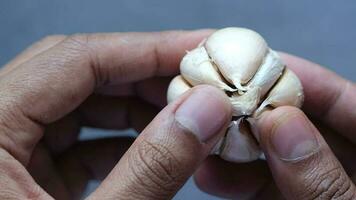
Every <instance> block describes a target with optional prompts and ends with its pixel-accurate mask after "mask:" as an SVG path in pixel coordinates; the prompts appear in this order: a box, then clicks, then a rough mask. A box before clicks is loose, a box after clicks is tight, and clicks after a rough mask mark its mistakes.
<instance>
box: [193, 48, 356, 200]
mask: <svg viewBox="0 0 356 200" xmlns="http://www.w3.org/2000/svg"><path fill="white" fill-rule="evenodd" d="M281 56H282V58H283V60H284V62H285V63H286V64H287V66H288V67H289V68H290V69H292V70H293V71H294V72H295V73H296V74H297V75H298V77H299V78H300V80H301V81H302V84H303V87H304V94H305V102H304V107H303V110H304V111H305V112H306V113H307V114H308V115H309V116H310V118H311V119H312V121H314V123H315V124H316V126H317V127H318V129H319V131H320V132H319V131H318V129H316V128H315V126H314V125H313V123H312V122H311V121H310V120H309V119H308V117H307V116H306V115H304V114H303V112H302V111H301V110H299V109H297V108H293V107H279V108H276V109H274V110H273V111H271V112H269V113H266V114H264V115H263V116H262V117H261V118H260V119H259V121H258V135H259V141H260V144H261V148H262V149H263V151H264V153H265V155H266V158H267V163H268V166H267V164H266V163H265V162H264V161H255V162H252V163H244V164H233V163H228V162H226V161H223V160H221V159H219V158H217V157H212V158H209V159H207V160H206V161H205V162H204V163H203V164H202V166H201V167H200V168H199V169H198V171H197V172H196V174H195V180H196V182H197V184H198V186H199V187H200V188H201V189H202V190H204V191H207V192H208V193H212V194H214V195H218V196H223V197H227V198H234V199H237V198H239V199H332V198H336V199H353V198H355V194H356V190H355V186H354V183H353V181H356V162H355V159H354V156H355V153H356V146H355V143H356V135H355V133H356V131H355V130H356V86H355V84H354V83H352V82H351V81H348V80H345V79H343V78H341V77H339V76H337V75H336V74H335V73H332V72H330V71H328V70H326V69H324V68H322V67H320V66H318V65H316V64H314V63H311V62H308V61H306V60H303V59H300V58H297V57H294V56H291V55H287V54H284V53H281ZM325 141H326V142H327V143H326V142H325ZM328 145H330V147H329V146H328ZM334 154H335V155H336V156H335V155H334ZM339 161H340V162H339ZM340 163H341V164H340ZM270 171H271V172H272V173H270Z"/></svg>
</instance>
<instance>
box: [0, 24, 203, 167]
mask: <svg viewBox="0 0 356 200" xmlns="http://www.w3.org/2000/svg"><path fill="white" fill-rule="evenodd" d="M209 34H210V31H209V30H202V31H169V32H156V33H110V34H79V35H74V36H70V37H68V38H67V39H65V40H63V41H62V42H60V43H58V44H57V45H55V46H53V47H51V48H50V49H48V50H45V51H44V52H42V53H40V54H38V55H36V56H35V57H33V58H32V59H30V60H28V61H26V62H24V63H22V64H21V65H20V66H18V67H16V68H15V69H14V70H12V71H11V72H9V73H8V74H7V76H4V77H3V78H2V79H0V91H1V95H0V110H1V116H0V122H1V123H0V124H6V127H7V129H6V130H9V133H7V134H5V136H6V138H5V139H4V138H2V136H0V147H3V148H5V149H6V150H7V151H9V152H11V154H12V155H13V156H14V157H16V158H17V159H19V160H20V161H22V163H26V161H27V160H28V158H29V156H30V153H31V152H32V149H33V147H34V145H35V144H36V142H37V141H38V140H39V139H40V137H41V135H42V132H43V130H42V129H43V125H44V124H48V123H51V122H53V121H55V120H57V119H59V118H61V117H62V116H64V115H65V114H67V113H69V112H70V111H72V110H73V109H74V108H76V107H77V106H78V105H79V104H80V103H82V102H83V101H84V100H85V99H86V98H87V97H88V96H89V95H90V94H91V93H92V92H93V91H94V89H95V88H97V87H99V86H103V85H111V84H121V83H129V82H134V81H138V80H142V79H146V78H149V77H153V76H166V75H174V74H176V73H178V71H179V62H180V59H181V57H182V56H183V55H184V53H185V51H186V50H188V49H191V48H193V47H195V46H196V45H198V43H199V42H200V41H201V40H202V39H203V38H204V37H206V36H208V35H209ZM14 119H15V120H14ZM8 127H10V128H8ZM0 128H1V126H0ZM5 136H4V137H5ZM1 141H3V143H4V144H2V142H1ZM4 141H5V142H4ZM7 141H11V142H7Z"/></svg>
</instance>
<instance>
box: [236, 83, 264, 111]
mask: <svg viewBox="0 0 356 200" xmlns="http://www.w3.org/2000/svg"><path fill="white" fill-rule="evenodd" d="M260 94H261V88H259V87H254V88H251V89H249V90H247V92H246V93H244V94H243V95H241V96H239V95H236V94H235V95H233V96H231V97H230V102H231V104H232V112H233V113H232V115H233V116H241V115H251V114H252V113H253V111H254V110H255V109H256V107H257V104H258V103H259V102H260V96H261V95H260Z"/></svg>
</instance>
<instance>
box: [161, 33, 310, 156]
mask: <svg viewBox="0 0 356 200" xmlns="http://www.w3.org/2000/svg"><path fill="white" fill-rule="evenodd" d="M180 71H181V75H180V76H177V77H176V78H174V79H173V80H172V81H171V83H170V86H169V88H168V93H167V99H168V102H171V101H173V100H174V99H176V98H178V97H179V96H180V95H181V94H183V93H184V92H185V91H187V90H189V89H190V88H191V87H193V86H195V85H199V84H209V85H213V86H215V87H217V88H219V89H221V90H223V91H225V92H226V94H227V95H228V96H229V98H230V101H231V104H232V107H233V116H234V117H233V120H232V122H231V124H230V126H229V128H228V130H227V133H226V135H225V137H223V138H221V140H220V141H219V142H218V143H217V144H216V146H215V148H214V149H213V151H212V153H213V154H218V155H220V157H221V158H223V159H225V160H228V161H232V162H248V161H253V160H256V159H258V158H261V157H263V154H262V153H261V150H260V149H259V146H258V142H257V141H258V138H254V135H253V134H252V131H253V130H255V128H256V127H255V123H254V121H255V118H256V117H258V116H259V115H260V114H261V113H263V112H264V111H265V110H267V109H273V108H275V107H278V106H283V105H291V106H296V107H300V106H301V105H302V102H303V99H304V95H303V88H302V85H301V83H300V81H299V79H298V77H297V76H296V75H295V74H294V73H293V72H292V71H291V70H289V69H287V68H285V65H284V64H283V63H282V61H281V59H280V57H279V56H278V54H277V53H276V52H275V51H273V50H272V49H270V48H269V47H268V45H267V43H266V42H265V40H264V39H263V38H262V36H260V35H259V34H258V33H256V32H254V31H252V30H249V29H245V28H236V27H230V28H224V29H221V30H218V31H216V32H215V33H213V34H212V35H211V36H210V37H208V38H207V39H206V40H203V41H202V43H201V44H200V45H199V46H198V47H197V48H195V49H193V50H191V51H189V52H188V53H187V54H186V55H185V56H184V58H183V59H182V61H181V65H180Z"/></svg>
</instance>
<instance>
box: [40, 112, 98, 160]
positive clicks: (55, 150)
mask: <svg viewBox="0 0 356 200" xmlns="http://www.w3.org/2000/svg"><path fill="white" fill-rule="evenodd" d="M100 114H101V113H100ZM81 121H82V120H81V118H80V116H79V114H78V112H75V111H74V112H72V113H70V114H68V115H66V116H65V117H64V118H62V119H60V120H58V121H56V122H54V123H51V124H49V125H47V126H46V127H45V134H44V137H43V141H44V143H45V144H46V147H47V148H48V150H49V151H50V152H51V154H54V155H56V154H59V153H61V152H63V151H65V150H67V149H68V148H70V147H71V146H72V145H74V144H75V143H76V142H77V141H78V136H79V133H80V129H81V126H82V122H81Z"/></svg>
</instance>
